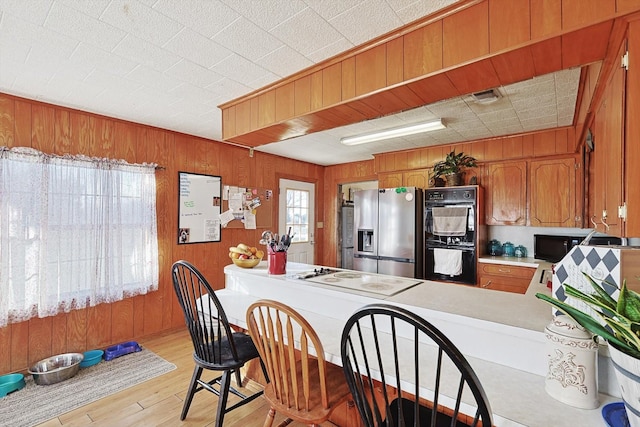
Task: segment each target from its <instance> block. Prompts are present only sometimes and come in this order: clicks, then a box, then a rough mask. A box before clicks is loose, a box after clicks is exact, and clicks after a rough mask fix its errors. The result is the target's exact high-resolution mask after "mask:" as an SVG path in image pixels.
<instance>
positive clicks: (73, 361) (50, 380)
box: [29, 353, 84, 385]
mask: <svg viewBox="0 0 640 427" xmlns="http://www.w3.org/2000/svg"><path fill="white" fill-rule="evenodd" d="M82 359H84V356H83V355H82V353H66V354H59V355H57V356H52V357H50V358H48V359H43V360H41V361H39V362H38V363H36V364H35V365H33V366H32V367H30V368H29V373H30V374H31V375H32V376H33V381H34V382H35V383H36V384H38V385H49V384H55V383H59V382H60V381H64V380H68V379H69V378H71V377H73V376H74V375H75V374H77V373H78V370H79V369H80V362H82Z"/></svg>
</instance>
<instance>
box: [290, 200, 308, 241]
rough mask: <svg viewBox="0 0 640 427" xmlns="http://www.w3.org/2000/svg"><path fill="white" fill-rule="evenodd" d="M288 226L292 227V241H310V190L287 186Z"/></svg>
mask: <svg viewBox="0 0 640 427" xmlns="http://www.w3.org/2000/svg"><path fill="white" fill-rule="evenodd" d="M286 200H287V221H286V224H285V225H286V228H287V230H289V228H291V233H290V234H291V235H293V239H291V242H292V243H295V242H308V241H309V192H308V191H305V190H293V189H290V188H287V199H286Z"/></svg>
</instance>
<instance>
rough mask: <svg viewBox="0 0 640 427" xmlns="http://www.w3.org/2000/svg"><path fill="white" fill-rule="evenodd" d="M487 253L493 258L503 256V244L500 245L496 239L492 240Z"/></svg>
mask: <svg viewBox="0 0 640 427" xmlns="http://www.w3.org/2000/svg"><path fill="white" fill-rule="evenodd" d="M487 251H488V252H489V255H491V256H498V255H502V243H500V241H499V240H496V239H493V240H490V241H489V244H488V247H487Z"/></svg>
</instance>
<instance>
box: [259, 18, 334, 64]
mask: <svg viewBox="0 0 640 427" xmlns="http://www.w3.org/2000/svg"><path fill="white" fill-rule="evenodd" d="M270 33H271V34H273V35H274V36H276V37H278V38H279V39H280V40H287V44H288V45H289V46H291V47H292V48H294V49H295V50H297V51H299V52H300V53H302V54H303V55H308V54H310V53H312V52H315V51H317V50H320V49H322V48H324V47H326V46H327V45H330V44H332V43H335V42H337V41H339V40H340V39H342V38H343V36H342V35H341V34H340V33H339V32H338V31H337V30H336V29H335V28H334V27H333V26H331V25H330V24H329V23H328V22H327V21H325V20H324V19H322V18H321V17H320V16H319V15H318V14H317V13H315V12H314V11H313V10H312V9H310V8H306V9H304V10H303V11H302V12H300V13H298V14H296V15H295V16H292V17H291V18H289V19H288V20H286V21H284V22H282V23H281V24H280V25H278V26H276V27H274V28H273V29H272V30H271V31H270Z"/></svg>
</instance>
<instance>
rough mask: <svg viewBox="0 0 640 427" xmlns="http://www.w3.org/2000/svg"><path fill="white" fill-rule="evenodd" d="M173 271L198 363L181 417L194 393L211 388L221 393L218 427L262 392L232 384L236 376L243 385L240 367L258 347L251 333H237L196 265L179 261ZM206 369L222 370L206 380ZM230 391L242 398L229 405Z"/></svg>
mask: <svg viewBox="0 0 640 427" xmlns="http://www.w3.org/2000/svg"><path fill="white" fill-rule="evenodd" d="M171 272H172V276H173V287H174V289H175V292H176V296H177V297H178V301H179V302H180V307H182V310H183V312H184V317H185V322H186V324H187V329H189V333H190V334H191V341H192V342H193V348H194V353H193V360H194V362H195V368H194V370H193V375H192V377H191V383H190V384H189V390H188V391H187V395H186V397H185V400H184V406H183V408H182V413H181V415H180V419H181V420H184V419H185V418H186V416H187V412H188V411H189V406H191V401H192V400H193V396H194V395H195V394H196V393H197V392H199V391H202V390H208V391H210V392H212V393H214V394H215V395H217V396H218V408H217V411H216V420H215V426H216V427H221V426H222V423H223V421H224V416H225V414H226V413H227V412H229V411H232V410H233V409H236V408H238V407H240V406H242V405H245V404H247V403H249V402H251V401H252V400H253V399H255V398H256V397H258V396H260V395H261V394H262V390H260V391H258V392H254V393H252V394H250V395H245V394H243V393H241V392H240V391H239V390H237V389H236V388H234V387H232V386H231V377H232V375H235V377H236V382H237V383H238V385H239V386H241V385H242V379H241V377H240V368H241V367H242V366H243V365H244V364H245V363H247V362H249V361H250V360H253V359H256V358H258V357H259V354H258V350H257V349H256V347H255V345H254V344H253V341H252V340H251V337H250V336H249V335H248V334H244V333H240V332H234V331H233V330H232V329H231V326H230V325H229V322H228V321H227V316H226V314H225V312H224V309H223V308H222V305H221V304H220V300H219V299H218V298H217V297H216V294H215V292H214V290H213V289H212V288H211V286H210V285H209V283H208V282H207V280H206V279H205V278H204V276H203V275H202V274H201V273H200V272H199V271H198V270H197V269H196V268H195V267H194V266H193V265H191V264H190V263H188V262H187V261H177V262H175V263H174V264H173V266H172V268H171ZM204 369H208V370H211V371H219V372H221V374H220V375H219V376H217V377H216V378H214V379H212V380H209V381H206V380H203V379H201V376H202V372H203V370H204ZM263 370H264V367H263ZM216 387H217V388H216ZM229 392H231V393H233V394H234V395H236V396H238V397H239V398H240V399H241V400H240V401H239V402H237V403H235V404H234V405H232V406H229V407H227V398H228V396H229Z"/></svg>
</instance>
